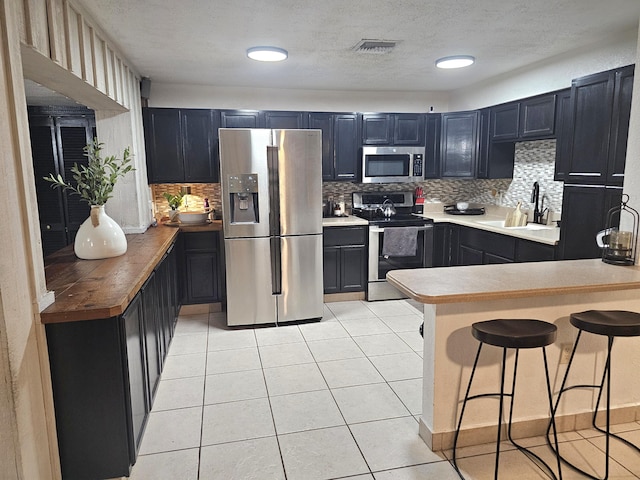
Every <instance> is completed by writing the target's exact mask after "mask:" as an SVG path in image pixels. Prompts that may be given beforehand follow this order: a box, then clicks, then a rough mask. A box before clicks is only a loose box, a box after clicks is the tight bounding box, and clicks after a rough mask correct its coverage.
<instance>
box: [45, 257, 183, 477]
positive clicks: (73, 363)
mask: <svg viewBox="0 0 640 480" xmlns="http://www.w3.org/2000/svg"><path fill="white" fill-rule="evenodd" d="M175 266H176V262H175V255H174V253H173V252H171V251H170V252H168V254H167V255H166V256H165V257H164V259H163V260H162V261H161V263H160V264H159V265H158V267H157V268H156V269H155V271H154V273H153V274H152V275H151V276H150V278H149V279H148V280H147V281H146V282H145V284H144V285H143V287H142V288H141V290H140V291H139V292H138V293H137V294H136V296H135V297H134V298H133V300H132V301H131V302H130V303H129V305H128V307H127V309H126V310H125V311H124V313H123V314H122V315H120V316H118V317H111V318H104V319H97V320H85V321H76V322H64V323H52V324H47V325H46V335H47V346H48V350H49V364H50V368H51V382H52V387H53V400H54V407H55V412H56V429H57V435H58V447H59V451H60V464H61V469H62V476H63V478H64V479H87V478H94V479H102V478H114V477H122V476H128V475H129V473H130V471H131V466H132V465H133V464H134V463H135V462H136V457H137V453H138V448H139V446H140V442H141V440H142V435H143V433H144V429H145V425H146V422H147V419H148V415H149V411H150V410H151V406H152V405H153V398H154V394H155V385H156V384H157V381H158V379H159V376H160V373H161V362H162V359H163V356H164V355H166V350H167V348H165V349H164V350H163V349H161V345H163V344H164V343H163V342H165V339H166V338H169V339H170V338H171V336H172V335H173V328H174V325H175V319H176V316H175V313H174V312H175V311H174V310H170V311H167V308H166V306H167V305H168V304H170V303H171V302H170V300H169V298H177V297H176V294H175V291H174V290H175V288H174V287H170V285H177V284H175V283H172V282H170V281H169V279H171V278H175V277H176V272H175ZM163 285H165V286H167V288H166V289H165V288H164V287H163ZM178 308H179V306H178ZM159 319H165V324H161V323H160V321H159ZM161 325H164V326H163V327H161ZM167 329H168V330H170V331H169V332H167ZM166 334H168V336H167V335H166Z"/></svg>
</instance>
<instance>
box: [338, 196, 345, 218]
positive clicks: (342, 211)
mask: <svg viewBox="0 0 640 480" xmlns="http://www.w3.org/2000/svg"><path fill="white" fill-rule="evenodd" d="M338 206H339V207H340V215H346V213H347V209H346V207H345V203H344V195H340V197H338Z"/></svg>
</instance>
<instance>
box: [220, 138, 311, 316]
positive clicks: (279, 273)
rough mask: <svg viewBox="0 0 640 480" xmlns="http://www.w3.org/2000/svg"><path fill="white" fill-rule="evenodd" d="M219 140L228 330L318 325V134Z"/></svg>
mask: <svg viewBox="0 0 640 480" xmlns="http://www.w3.org/2000/svg"><path fill="white" fill-rule="evenodd" d="M219 138H220V173H221V175H220V184H221V195H222V218H223V227H224V249H225V264H226V282H227V324H228V325H253V324H260V323H278V322H290V321H295V320H304V319H313V318H320V317H322V309H323V306H322V295H323V286H322V214H321V212H322V136H321V131H320V130H270V129H240V128H221V129H220V130H219Z"/></svg>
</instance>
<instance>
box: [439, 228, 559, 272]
mask: <svg viewBox="0 0 640 480" xmlns="http://www.w3.org/2000/svg"><path fill="white" fill-rule="evenodd" d="M445 228H446V227H444V226H443V227H441V229H442V231H443V232H446V230H445ZM451 231H455V230H451ZM436 234H437V232H436ZM443 234H445V233H443ZM448 235H449V241H450V247H449V248H450V250H451V251H452V252H453V251H455V255H453V254H452V256H451V261H450V265H495V264H499V263H513V262H543V261H550V260H555V259H556V247H555V246H553V245H546V244H543V243H538V242H532V241H529V240H524V239H521V238H516V237H511V236H509V235H501V234H499V233H493V232H488V231H486V230H481V229H478V228H471V227H462V226H460V227H457V233H456V234H451V233H448ZM442 238H443V239H444V238H445V237H442ZM441 242H444V240H441ZM439 245H440V244H439V242H438V241H436V246H437V248H438V249H439V250H442V249H443V248H444V247H442V246H439ZM439 255H440V254H439V253H438V257H439Z"/></svg>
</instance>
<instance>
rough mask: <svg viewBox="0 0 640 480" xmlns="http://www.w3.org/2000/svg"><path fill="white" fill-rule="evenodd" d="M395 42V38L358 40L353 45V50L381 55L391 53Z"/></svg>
mask: <svg viewBox="0 0 640 480" xmlns="http://www.w3.org/2000/svg"><path fill="white" fill-rule="evenodd" d="M397 43H398V42H396V41H395V40H360V42H358V44H357V45H356V46H355V47H353V50H354V51H355V52H358V53H375V54H378V55H381V54H384V53H391V51H392V50H393V49H394V48H395V46H396V44H397Z"/></svg>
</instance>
